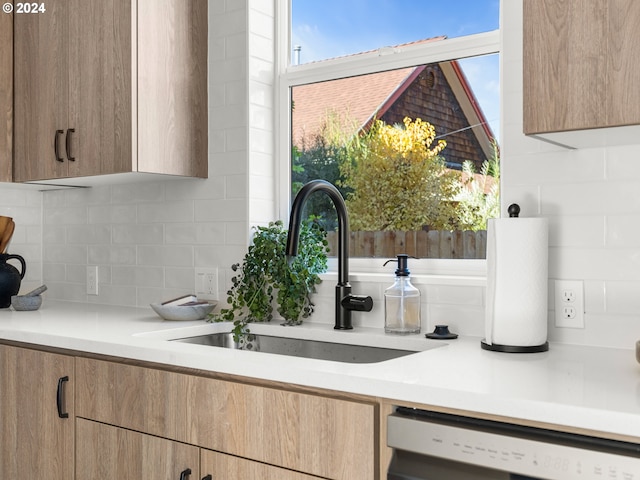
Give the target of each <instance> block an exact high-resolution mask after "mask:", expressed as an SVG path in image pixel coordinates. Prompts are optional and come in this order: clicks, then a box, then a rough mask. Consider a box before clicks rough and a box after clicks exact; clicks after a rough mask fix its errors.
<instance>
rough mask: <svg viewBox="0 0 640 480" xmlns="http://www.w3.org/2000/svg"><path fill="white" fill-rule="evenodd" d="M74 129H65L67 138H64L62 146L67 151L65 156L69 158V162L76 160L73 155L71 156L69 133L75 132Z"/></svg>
mask: <svg viewBox="0 0 640 480" xmlns="http://www.w3.org/2000/svg"><path fill="white" fill-rule="evenodd" d="M75 131H76V129H75V128H69V129H68V130H67V138H65V142H64V147H65V149H66V151H67V158H68V159H69V161H70V162H75V161H76V159H75V157H72V156H71V134H72V133H75Z"/></svg>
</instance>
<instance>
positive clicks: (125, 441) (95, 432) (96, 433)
mask: <svg viewBox="0 0 640 480" xmlns="http://www.w3.org/2000/svg"><path fill="white" fill-rule="evenodd" d="M76 432H77V433H76V435H77V436H78V441H77V442H76V478H77V479H78V480H83V479H87V480H89V479H90V480H103V479H104V480H111V479H116V478H117V479H127V478H135V479H137V480H177V479H178V478H182V477H181V476H180V474H181V472H184V471H186V470H191V472H192V474H191V475H189V476H188V478H190V479H195V478H200V475H199V470H198V469H199V464H200V463H199V462H200V451H199V449H198V447H194V446H192V445H185V444H183V443H179V442H173V441H171V440H165V439H164V438H158V437H153V436H151V435H144V434H142V433H138V432H132V431H129V430H125V429H123V428H117V427H113V426H111V425H104V424H102V423H96V422H91V421H88V420H83V419H81V418H79V419H77V420H76Z"/></svg>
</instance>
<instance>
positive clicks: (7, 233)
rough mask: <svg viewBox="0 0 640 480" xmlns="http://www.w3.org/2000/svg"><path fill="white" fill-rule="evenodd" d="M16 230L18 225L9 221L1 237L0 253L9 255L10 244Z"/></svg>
mask: <svg viewBox="0 0 640 480" xmlns="http://www.w3.org/2000/svg"><path fill="white" fill-rule="evenodd" d="M15 228H16V224H15V223H14V221H13V220H11V221H9V223H8V225H7V226H6V228H5V229H4V231H3V232H2V236H1V237H0V253H7V248H8V246H9V242H10V241H11V237H12V236H13V231H14V230H15Z"/></svg>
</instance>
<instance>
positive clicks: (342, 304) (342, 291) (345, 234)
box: [286, 180, 373, 330]
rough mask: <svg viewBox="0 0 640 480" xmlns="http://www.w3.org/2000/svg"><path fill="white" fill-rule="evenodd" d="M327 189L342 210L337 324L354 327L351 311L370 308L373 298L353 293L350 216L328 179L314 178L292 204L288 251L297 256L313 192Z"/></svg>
mask: <svg viewBox="0 0 640 480" xmlns="http://www.w3.org/2000/svg"><path fill="white" fill-rule="evenodd" d="M316 191H322V192H325V193H326V194H327V195H328V196H329V198H330V199H331V201H332V202H333V204H334V206H335V208H336V212H337V214H338V234H339V236H338V284H337V285H336V306H335V326H334V327H333V328H335V329H336V330H351V329H352V328H353V325H352V324H351V311H353V310H357V311H362V312H370V311H371V309H372V308H373V300H372V299H371V297H369V296H365V295H352V294H351V285H349V216H348V215H347V206H346V205H345V203H344V198H342V195H341V194H340V192H339V191H338V189H337V188H336V187H335V186H334V185H332V184H331V183H329V182H327V181H325V180H312V181H310V182H308V183H306V184H305V185H304V186H303V187H302V188H301V189H300V191H299V192H298V194H297V195H296V198H295V199H294V200H293V204H292V205H291V215H290V217H289V234H288V236H287V249H286V254H287V256H288V257H295V256H296V255H297V254H298V239H299V237H300V225H301V222H302V210H303V207H304V204H305V202H306V201H307V198H308V197H309V195H311V194H312V193H313V192H316Z"/></svg>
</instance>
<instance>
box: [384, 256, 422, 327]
mask: <svg viewBox="0 0 640 480" xmlns="http://www.w3.org/2000/svg"><path fill="white" fill-rule="evenodd" d="M397 257H398V260H397V262H398V268H397V269H396V279H395V282H394V283H393V285H391V286H390V287H389V288H387V289H386V290H385V291H384V331H385V333H395V334H409V333H420V325H421V322H420V290H418V289H417V288H416V287H414V286H413V285H412V284H411V280H410V278H409V273H410V272H409V268H408V266H407V263H408V259H409V255H406V254H404V253H401V254H400V255H398V256H397ZM389 262H395V260H388V261H386V262H385V265H386V264H387V263H389Z"/></svg>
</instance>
